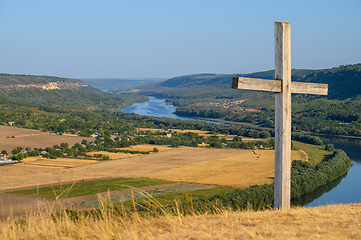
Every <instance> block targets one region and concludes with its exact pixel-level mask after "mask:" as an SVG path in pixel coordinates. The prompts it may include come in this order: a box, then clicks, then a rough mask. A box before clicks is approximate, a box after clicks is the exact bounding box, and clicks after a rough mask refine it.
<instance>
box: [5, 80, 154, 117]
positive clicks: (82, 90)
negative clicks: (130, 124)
mask: <svg viewBox="0 0 361 240" xmlns="http://www.w3.org/2000/svg"><path fill="white" fill-rule="evenodd" d="M147 99H148V98H147V97H146V96H141V95H124V94H123V95H121V94H110V93H105V92H102V91H100V90H98V89H95V88H92V87H90V86H88V85H87V84H86V83H84V82H83V81H81V80H77V79H69V78H58V77H49V76H31V75H12V74H0V103H7V104H18V105H22V106H28V107H36V108H39V109H42V110H46V111H50V112H64V111H68V110H70V111H72V110H106V111H120V109H121V108H123V107H126V106H129V105H131V104H132V103H134V102H142V101H145V100H147Z"/></svg>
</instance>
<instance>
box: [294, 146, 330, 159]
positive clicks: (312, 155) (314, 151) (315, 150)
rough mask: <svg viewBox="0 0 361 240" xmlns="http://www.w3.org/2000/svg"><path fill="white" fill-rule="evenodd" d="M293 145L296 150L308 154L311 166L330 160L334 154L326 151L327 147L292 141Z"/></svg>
mask: <svg viewBox="0 0 361 240" xmlns="http://www.w3.org/2000/svg"><path fill="white" fill-rule="evenodd" d="M292 143H293V148H294V149H295V150H303V151H305V152H306V153H307V155H308V161H309V162H310V163H311V164H317V163H319V162H322V161H323V160H325V159H326V158H329V157H330V156H331V154H332V152H329V151H326V150H325V146H320V145H311V144H307V143H301V142H297V141H292Z"/></svg>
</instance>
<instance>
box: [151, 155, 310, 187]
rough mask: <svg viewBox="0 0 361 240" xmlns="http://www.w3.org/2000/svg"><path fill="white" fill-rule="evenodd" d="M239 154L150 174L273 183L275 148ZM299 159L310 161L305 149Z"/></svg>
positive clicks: (244, 183)
mask: <svg viewBox="0 0 361 240" xmlns="http://www.w3.org/2000/svg"><path fill="white" fill-rule="evenodd" d="M237 153H238V154H236V155H233V156H228V157H227V156H224V157H221V158H218V159H213V160H209V161H203V162H199V163H194V164H190V165H186V166H182V167H179V168H173V169H170V170H167V171H163V172H158V173H155V174H152V175H149V176H148V177H150V178H156V179H164V180H169V181H180V182H192V183H200V184H215V185H220V186H230V187H239V188H247V187H249V186H251V185H255V184H258V185H261V184H269V183H272V182H273V177H274V151H273V150H258V151H253V150H238V152H237ZM295 159H298V160H307V156H305V153H304V152H299V151H292V160H295Z"/></svg>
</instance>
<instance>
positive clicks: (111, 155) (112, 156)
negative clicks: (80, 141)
mask: <svg viewBox="0 0 361 240" xmlns="http://www.w3.org/2000/svg"><path fill="white" fill-rule="evenodd" d="M95 154H102V155H103V156H109V159H112V160H114V159H122V158H130V157H135V156H140V155H141V154H130V153H121V152H119V153H112V152H106V151H97V152H90V153H89V155H90V156H94V155H95Z"/></svg>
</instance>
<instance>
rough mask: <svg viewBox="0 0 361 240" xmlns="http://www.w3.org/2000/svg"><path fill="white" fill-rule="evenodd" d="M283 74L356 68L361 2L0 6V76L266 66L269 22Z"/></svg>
mask: <svg viewBox="0 0 361 240" xmlns="http://www.w3.org/2000/svg"><path fill="white" fill-rule="evenodd" d="M285 20H288V21H289V22H290V23H291V38H292V40H291V41H292V68H307V69H320V68H332V67H335V66H339V65H345V64H354V63H360V62H361V1H360V0H343V1H333V0H328V1H323V0H322V1H317V0H312V1H308V0H303V1H256V0H255V1H250V0H249V1H241V0H239V1H231V0H219V1H212V0H208V1H201V0H199V1H197V0H191V1H188V0H179V1H176V0H165V1H157V0H142V1H138V0H133V1H122V0H119V1H115V0H103V1H91V0H87V1H83V0H52V1H50V0H31V1H29V0H26V1H20V0H0V29H1V31H0V34H1V35H0V36H1V37H0V72H2V73H14V74H15V73H16V74H32V75H51V76H59V77H69V78H154V77H159V78H170V77H175V76H180V75H186V74H195V73H250V72H255V71H264V70H270V69H273V68H274V32H273V31H274V22H275V21H285Z"/></svg>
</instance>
